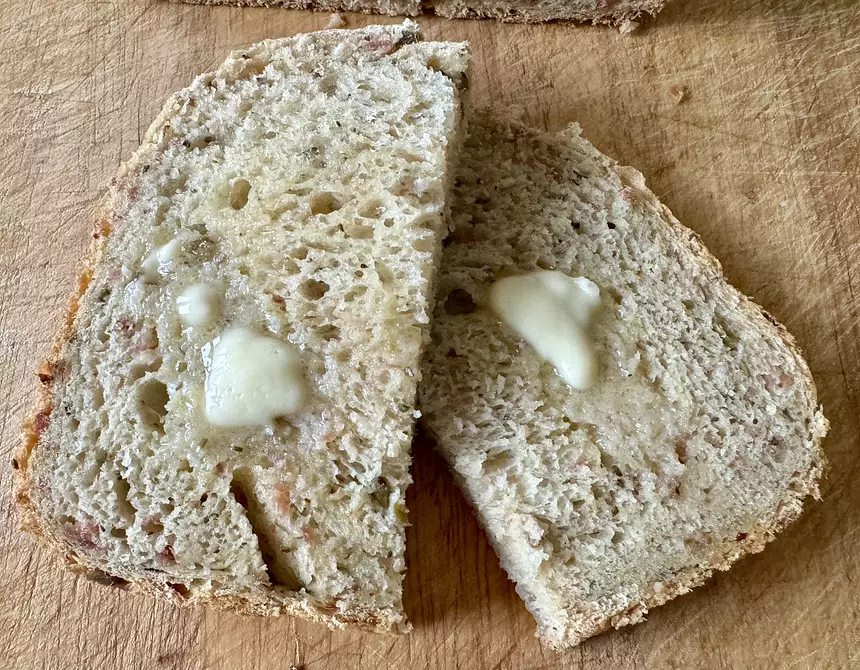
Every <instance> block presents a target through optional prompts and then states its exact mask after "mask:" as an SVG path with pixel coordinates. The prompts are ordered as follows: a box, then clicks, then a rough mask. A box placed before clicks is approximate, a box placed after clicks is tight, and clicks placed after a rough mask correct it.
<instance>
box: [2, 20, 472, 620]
mask: <svg viewBox="0 0 860 670" xmlns="http://www.w3.org/2000/svg"><path fill="white" fill-rule="evenodd" d="M400 25H401V26H403V27H404V28H405V29H406V30H411V31H417V26H416V24H414V23H413V22H411V21H406V22H405V23H403V24H400ZM392 27H395V26H386V27H384V28H392ZM343 32H345V31H342V30H325V31H318V32H317V33H315V36H316V38H317V39H326V40H328V39H331V40H336V39H337V37H338V34H340V33H343ZM292 39H294V38H293V37H288V38H282V39H276V40H266V41H267V42H288V41H290V40H292ZM242 53H243V50H236V51H233V52H231V53H230V54H229V55H228V56H227V57H226V58H225V59H224V61H223V62H222V64H221V65H219V67H218V68H217V69H216V70H213V71H210V72H206V73H203V74H200V75H198V76H197V77H196V78H195V79H194V83H196V82H198V81H200V80H204V79H206V78H208V77H212V76H215V75H216V74H217V73H218V72H220V71H221V70H222V69H223V68H224V67H225V66H226V65H227V63H229V62H231V61H232V60H234V59H236V58H240V57H241V54H242ZM194 83H192V84H191V86H193V85H194ZM188 88H189V87H186V88H185V89H183V90H181V91H178V92H177V93H174V94H172V95H171V96H170V97H168V99H167V101H166V102H165V104H164V107H163V108H162V110H161V112H160V113H159V114H158V115H157V116H156V118H155V120H154V121H153V122H152V123H151V124H150V126H149V128H148V129H147V131H146V134H145V135H144V137H143V140H142V141H141V144H140V146H139V147H138V148H137V150H135V152H134V153H133V154H132V156H131V157H130V158H129V160H128V161H126V162H125V163H123V164H122V165H121V166H120V167H119V169H118V171H117V174H116V176H115V177H114V178H113V179H112V180H111V184H110V187H109V188H108V191H107V193H106V195H105V196H104V197H103V199H102V201H101V203H100V205H99V206H98V207H97V208H96V210H95V213H94V217H93V227H92V242H91V244H90V248H89V250H88V252H87V254H86V255H85V256H84V258H83V260H82V261H81V262H80V264H79V269H78V273H77V285H76V288H75V291H74V293H73V294H72V296H71V298H70V299H69V301H68V305H67V308H66V315H65V319H64V321H63V322H62V324H61V326H60V328H59V330H58V332H57V334H56V335H55V337H54V340H53V342H52V345H51V350H50V354H49V355H48V357H47V358H46V359H45V360H44V361H43V362H42V363H41V364H40V365H39V367H38V376H39V379H40V385H39V390H38V394H37V397H36V400H35V402H34V403H33V405H32V408H31V410H30V412H29V414H27V415H26V417H25V419H24V420H23V422H22V427H21V428H22V435H21V443H20V446H19V448H18V450H17V451H16V452H15V455H14V456H13V458H12V462H11V463H12V469H13V489H14V495H13V497H14V500H15V502H16V503H17V507H18V510H19V515H20V527H21V529H22V530H24V531H26V532H28V533H30V534H31V535H33V536H34V537H35V538H36V539H37V540H38V541H39V543H40V544H42V545H43V546H45V547H46V548H48V549H51V550H53V551H54V552H55V553H56V554H58V555H59V559H60V562H61V564H62V565H63V566H64V567H65V568H66V569H69V570H70V571H72V572H74V573H76V574H82V575H84V576H85V577H87V578H88V579H90V580H91V581H95V582H96V583H101V584H107V585H112V586H118V587H120V588H123V590H128V591H131V592H142V593H147V594H149V595H152V596H155V597H157V598H159V599H160V600H163V601H167V602H170V603H173V604H174V605H177V606H190V605H197V604H205V605H207V606H209V607H211V608H213V609H218V610H226V611H231V612H236V613H240V614H251V615H265V616H278V615H280V614H282V613H283V614H289V615H293V616H296V617H300V618H304V619H308V620H310V621H313V622H316V623H321V624H323V625H325V626H328V627H329V628H331V629H333V630H335V629H340V628H344V627H346V626H347V625H348V626H352V627H357V628H363V629H365V630H370V631H374V632H383V633H391V632H394V633H408V632H409V631H410V630H412V624H411V623H409V622H408V621H400V620H398V619H397V617H395V616H394V615H393V614H392V613H391V612H389V611H376V612H356V613H351V614H350V615H344V614H341V613H339V612H336V611H335V612H332V611H327V610H326V608H323V607H319V606H316V605H313V604H310V603H308V602H306V601H299V600H290V601H287V600H283V599H279V601H278V603H277V604H275V603H273V602H272V601H271V600H270V601H268V602H266V601H265V599H263V598H261V599H260V600H259V601H251V600H248V599H247V598H244V597H241V596H234V595H213V596H207V597H200V596H197V595H193V596H192V597H191V598H188V597H187V594H182V593H180V591H178V590H177V589H175V588H173V587H171V586H170V585H169V584H168V583H163V582H160V581H156V580H148V579H141V578H139V577H134V576H131V575H129V578H128V579H126V578H125V577H120V578H119V579H116V578H114V577H112V576H111V575H108V574H107V573H105V572H104V571H103V570H102V569H101V567H100V566H99V564H98V563H97V562H94V561H91V560H90V559H88V558H87V557H85V556H80V555H78V554H76V553H75V552H74V551H72V550H71V548H70V547H69V546H68V544H67V543H65V542H63V541H62V540H61V539H60V538H59V537H57V535H56V534H55V533H54V532H53V531H52V530H51V529H50V528H49V527H48V526H47V525H46V524H45V523H44V522H43V520H42V519H41V517H40V515H39V512H38V510H37V509H36V505H35V503H34V502H33V500H32V499H31V497H30V491H31V488H32V486H33V483H34V482H33V477H32V474H31V472H30V469H29V467H28V466H29V461H30V457H31V455H32V453H33V450H34V449H35V447H36V445H37V444H38V442H39V439H40V437H41V433H42V431H43V430H44V428H45V426H46V425H47V422H48V421H49V420H50V414H51V411H52V409H53V391H52V385H53V381H54V378H55V377H56V376H57V375H58V374H62V371H60V370H59V369H58V365H57V364H58V363H59V362H60V360H61V355H62V353H63V350H64V349H65V347H66V345H67V344H68V343H69V342H70V340H71V339H72V337H73V334H74V324H75V320H76V318H77V315H78V310H79V304H80V300H81V298H83V296H84V294H85V293H86V291H87V288H88V286H89V284H90V281H91V280H92V277H93V274H94V272H95V268H96V267H97V266H98V263H99V262H100V261H101V259H102V257H103V255H104V249H105V245H106V243H107V238H108V236H109V235H110V232H111V223H112V221H114V220H115V218H116V216H115V215H116V213H117V211H118V209H119V203H120V198H121V195H122V186H123V181H124V180H125V179H126V178H127V177H128V176H129V175H131V174H134V173H135V172H136V171H137V169H138V167H139V166H140V165H141V164H145V160H146V158H147V157H148V156H149V155H150V154H151V153H154V152H156V151H157V145H158V137H159V134H160V133H161V130H162V128H163V127H164V125H165V124H167V122H168V121H169V120H170V119H171V118H173V117H174V116H175V115H176V114H177V113H178V112H179V111H180V109H181V107H182V105H183V104H184V100H185V98H184V96H185V92H186V91H187V89H188ZM458 97H459V96H458ZM462 110H463V104H460V105H458V106H457V107H456V109H455V113H456V114H457V119H456V122H457V123H459V122H460V121H461V119H462V116H463V114H462ZM449 144H450V143H449ZM457 149H458V147H452V146H449V148H448V150H447V151H448V152H453V153H446V160H447V159H451V158H452V157H454V156H456V150H457ZM451 181H452V182H453V180H451Z"/></svg>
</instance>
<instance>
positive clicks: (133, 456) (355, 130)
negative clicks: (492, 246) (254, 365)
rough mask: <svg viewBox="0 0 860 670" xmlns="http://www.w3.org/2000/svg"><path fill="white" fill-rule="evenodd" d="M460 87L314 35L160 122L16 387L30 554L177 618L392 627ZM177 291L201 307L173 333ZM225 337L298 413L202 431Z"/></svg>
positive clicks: (409, 47) (440, 69) (236, 66)
mask: <svg viewBox="0 0 860 670" xmlns="http://www.w3.org/2000/svg"><path fill="white" fill-rule="evenodd" d="M466 62H467V53H466V48H465V45H463V44H447V43H421V42H419V41H418V33H417V26H416V25H415V24H413V23H409V22H407V23H406V24H404V25H402V26H388V27H380V26H375V27H370V28H366V29H363V30H357V31H327V32H320V33H314V34H309V35H300V36H297V37H294V38H289V39H282V40H272V41H267V42H262V43H260V44H257V45H255V46H252V47H250V48H248V49H247V50H245V51H242V52H237V53H235V54H233V55H231V56H230V57H229V58H228V59H227V61H226V62H225V63H224V64H223V65H222V66H221V68H220V69H219V70H218V71H216V72H214V73H210V74H205V75H202V76H200V77H198V78H197V79H196V80H195V82H194V83H193V84H192V85H191V86H190V87H189V88H187V89H185V90H183V91H181V92H180V93H178V94H176V95H174V96H173V97H172V98H171V99H170V100H169V101H168V103H167V105H166V107H165V109H164V110H163V112H162V113H161V115H160V116H159V117H158V119H157V120H156V121H155V122H154V123H153V125H152V126H151V128H150V129H149V132H148V134H147V137H146V140H145V141H144V143H143V145H142V146H141V148H140V149H139V150H138V151H137V152H136V153H135V155H134V156H133V158H132V159H131V161H130V162H129V163H127V164H126V165H125V166H124V167H123V168H122V170H121V171H120V173H119V175H118V177H117V178H116V179H115V181H114V183H113V185H112V188H111V190H110V193H109V197H108V203H107V206H106V209H105V213H104V215H103V216H102V217H101V218H100V219H99V221H98V224H97V226H96V229H95V233H94V237H95V238H96V241H95V245H94V248H93V251H92V254H91V258H90V259H89V261H88V262H87V264H86V267H85V269H84V271H83V273H82V275H81V278H80V288H79V294H78V296H76V297H75V299H74V300H73V301H72V306H71V309H70V315H69V319H68V324H67V326H66V327H65V329H64V330H63V332H62V333H61V334H60V337H59V339H58V342H57V345H56V349H55V352H54V355H53V356H52V358H51V359H50V360H49V361H48V362H47V363H45V364H44V365H43V366H42V368H41V369H40V378H41V381H42V384H43V393H42V398H41V402H40V405H39V407H38V408H37V410H36V412H35V413H34V415H33V417H32V418H31V419H30V420H28V422H27V423H26V426H25V444H24V448H23V450H22V451H21V453H20V454H19V455H17V456H16V459H15V461H14V462H13V466H14V467H15V468H16V469H17V495H18V501H19V503H20V506H21V511H22V514H23V520H24V525H25V527H26V528H27V529H28V530H30V531H31V532H34V533H36V534H37V535H39V536H41V537H42V539H43V540H45V541H46V542H47V543H49V544H50V545H52V546H53V547H55V548H56V549H57V550H59V551H60V552H62V553H63V554H64V555H65V556H66V558H67V561H68V562H69V563H70V564H71V565H72V567H73V568H74V569H76V570H78V571H83V572H85V573H88V574H89V575H90V576H91V577H93V578H94V579H96V580H98V581H102V582H107V583H113V584H116V585H120V586H123V587H129V586H131V587H132V588H135V589H142V590H145V591H149V592H152V593H155V594H159V595H161V596H163V597H166V598H168V599H170V600H172V601H174V602H177V603H185V602H208V603H209V604H211V605H214V606H216V607H222V608H231V609H237V610H240V611H244V612H250V613H258V614H278V613H280V612H286V613H291V614H297V615H301V616H306V617H309V618H312V619H315V620H319V621H321V622H323V623H326V624H328V625H330V626H342V625H343V624H346V623H354V624H357V625H361V626H365V627H368V628H372V629H380V630H405V629H406V628H407V627H408V624H407V622H406V619H405V615H404V613H403V610H402V604H401V583H402V574H403V571H404V569H405V565H404V526H405V524H406V507H405V489H406V487H407V485H408V484H409V482H410V476H409V463H410V457H409V444H410V439H411V434H412V428H413V422H414V418H415V411H414V396H415V390H416V384H417V381H418V379H419V374H418V363H419V361H420V355H421V350H422V346H423V341H424V340H425V339H426V337H427V333H426V330H427V328H428V321H429V315H430V309H431V307H430V301H429V300H428V297H432V294H433V290H434V276H435V271H436V266H437V264H438V257H439V253H440V249H439V247H440V243H441V239H442V237H443V236H444V234H445V230H446V223H445V222H444V220H443V210H444V206H445V201H446V190H447V187H448V181H449V176H448V175H449V164H450V161H451V159H452V155H453V153H454V152H455V151H456V148H457V144H458V142H457V137H458V128H459V123H460V111H461V100H460V94H459V91H458V83H459V82H460V80H461V78H462V77H463V74H464V71H465V68H466ZM200 282H205V286H204V289H205V290H203V289H199V283H200ZM195 286H197V287H198V289H193V287H195ZM189 290H191V291H192V292H193V290H197V291H198V294H206V295H208V296H210V297H211V296H214V298H213V300H214V301H215V303H216V306H217V309H216V310H215V312H216V313H215V314H214V315H211V314H210V316H212V317H213V318H212V319H211V320H210V321H209V322H208V323H206V321H205V319H202V317H201V315H200V314H199V313H197V314H196V316H195V318H196V319H197V322H200V323H204V325H195V326H194V327H192V328H188V327H186V324H183V323H182V321H181V319H180V315H179V313H178V307H177V299H178V298H179V297H180V296H187V295H192V294H193V293H192V292H189ZM194 295H196V294H194ZM210 311H211V310H210ZM201 319H202V321H201ZM228 325H230V326H241V327H244V328H248V329H253V330H255V331H257V332H258V333H259V334H267V335H269V336H274V337H276V338H279V339H280V340H282V341H285V342H286V341H288V342H290V343H292V344H293V345H294V346H295V347H296V348H297V349H298V350H300V351H301V360H302V366H303V369H304V372H303V374H304V378H305V381H306V384H307V395H308V396H309V399H308V400H307V403H306V406H305V408H304V410H303V411H301V412H299V413H297V414H295V415H292V416H288V417H282V418H277V419H275V420H274V421H273V422H272V423H270V424H269V425H268V426H256V427H253V426H252V427H238V428H223V427H221V428H219V427H216V426H214V425H212V424H211V423H209V422H208V421H207V420H206V418H205V415H204V411H203V404H204V400H203V398H204V385H205V378H206V370H205V362H204V359H205V352H206V346H207V344H209V343H210V342H212V341H213V338H215V337H217V336H218V335H219V333H221V332H223V329H224V328H225V327H226V326H228Z"/></svg>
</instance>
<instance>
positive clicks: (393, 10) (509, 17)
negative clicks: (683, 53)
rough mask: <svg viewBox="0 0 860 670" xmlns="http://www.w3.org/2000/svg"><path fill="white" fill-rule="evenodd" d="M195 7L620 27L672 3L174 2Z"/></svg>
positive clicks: (663, 0)
mask: <svg viewBox="0 0 860 670" xmlns="http://www.w3.org/2000/svg"><path fill="white" fill-rule="evenodd" d="M173 1H174V2H185V3H187V4H194V5H238V6H244V7H280V8H283V9H299V10H301V9H305V10H307V9H310V10H317V11H326V12H334V11H346V12H361V13H364V14H383V15H387V16H420V15H421V14H422V13H427V12H429V13H431V14H435V15H436V16H442V17H445V18H449V19H495V20H497V21H501V22H502V23H532V24H534V23H547V22H554V21H560V22H567V23H571V22H575V23H592V24H595V25H612V26H618V25H621V24H622V23H624V22H625V21H634V20H636V19H638V18H641V17H642V16H643V15H651V16H654V15H656V14H657V13H658V12H659V11H660V10H662V9H663V7H664V6H665V5H666V3H667V2H668V1H669V0H643V1H642V2H639V3H636V4H635V6H634V5H631V4H628V3H625V4H624V5H623V6H622V7H621V8H620V9H619V8H618V7H617V6H616V5H617V3H615V2H606V3H602V6H601V7H595V9H594V10H592V11H578V10H577V9H576V8H575V7H570V4H569V3H567V2H564V1H561V2H555V3H553V4H552V5H551V6H549V7H537V8H534V9H533V8H531V7H529V6H528V5H524V4H523V3H517V2H516V1H514V0H495V1H493V0H489V1H483V2H481V1H478V2H472V3H469V2H464V3H462V4H461V3H459V2H445V1H444V0H443V1H440V2H432V1H431V2H408V1H399V0H393V1H391V0H388V1H386V0H365V1H359V2H349V1H347V0H173Z"/></svg>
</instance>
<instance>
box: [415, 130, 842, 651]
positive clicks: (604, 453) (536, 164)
mask: <svg viewBox="0 0 860 670" xmlns="http://www.w3.org/2000/svg"><path fill="white" fill-rule="evenodd" d="M453 211H454V213H455V215H454V217H453V225H454V232H453V234H452V237H451V240H450V243H449V244H448V246H446V248H445V252H444V254H443V263H442V271H441V275H440V291H439V293H438V300H437V308H436V311H435V315H434V321H433V326H432V344H431V345H430V347H429V348H428V353H427V355H426V360H425V366H424V371H425V376H424V380H423V381H422V383H421V386H420V389H419V397H420V407H421V410H422V412H423V413H424V415H425V418H424V419H423V421H424V422H426V426H427V427H428V428H429V430H430V432H431V433H432V435H433V436H434V437H435V439H436V440H437V442H438V446H439V448H440V450H441V452H442V454H443V455H444V456H445V458H446V459H447V461H448V463H449V465H450V466H451V468H452V470H453V472H454V475H455V477H456V479H457V480H458V482H459V483H460V485H461V487H462V489H463V491H464V493H465V494H466V496H467V498H468V499H469V500H470V501H471V502H472V504H473V505H474V507H475V509H476V512H477V515H478V517H479V519H480V521H481V523H482V524H483V525H484V527H485V528H486V530H487V533H488V535H489V537H490V540H491V542H492V544H493V545H494V547H495V549H496V551H497V552H498V554H499V556H500V558H501V563H502V566H503V567H504V568H505V570H506V571H507V572H508V574H509V576H510V577H511V579H513V580H514V581H515V582H516V583H517V592H518V593H519V594H520V595H521V596H522V598H523V599H524V600H525V603H526V606H527V607H528V608H529V610H530V611H531V612H532V614H533V615H534V617H535V619H536V620H537V623H538V630H537V632H538V635H539V637H540V638H541V639H542V640H543V641H544V642H546V643H547V644H548V645H550V646H552V647H557V648H558V647H568V646H572V645H576V644H578V643H579V642H580V641H581V640H583V639H584V638H587V637H589V636H591V635H594V634H596V633H599V632H601V631H603V630H605V629H607V628H609V627H610V626H615V627H619V626H622V625H626V624H630V623H635V622H637V621H640V620H641V619H642V617H643V615H644V614H645V613H646V611H647V610H648V608H650V607H654V606H656V605H660V604H661V603H664V602H665V601H667V600H669V599H670V598H673V597H675V596H677V595H679V594H682V593H685V592H686V591H688V590H690V589H691V588H693V587H694V586H696V585H699V584H701V583H702V582H703V581H704V580H705V579H706V578H707V577H708V576H709V575H710V574H711V572H712V571H713V570H715V569H719V570H725V569H727V568H728V567H729V566H730V564H731V563H732V562H733V561H735V560H737V559H738V558H739V557H740V556H742V555H744V554H747V553H750V552H757V551H760V550H761V549H762V548H763V547H764V544H765V543H766V542H767V541H769V540H771V539H772V538H773V537H774V534H775V533H777V532H778V531H779V530H780V529H782V528H783V527H784V526H785V525H786V524H788V523H789V522H790V521H792V520H793V519H795V518H797V516H798V515H799V514H800V512H801V508H802V503H803V500H804V498H806V496H809V495H812V496H817V495H818V489H817V480H818V478H819V476H820V473H821V468H822V462H823V456H822V451H821V448H820V443H821V439H822V437H823V436H824V434H825V432H826V430H827V422H826V420H825V419H824V417H823V415H822V413H821V411H820V409H819V408H818V405H817V401H816V391H815V386H814V384H813V381H812V379H811V377H810V373H809V369H808V368H807V365H806V363H805V362H804V360H803V358H802V357H801V355H800V353H799V351H798V349H797V347H796V346H795V343H794V340H793V339H792V338H791V336H790V335H789V334H788V333H787V332H786V331H785V329H784V328H783V327H782V326H780V325H779V324H778V323H776V321H774V319H773V318H772V317H771V316H770V315H769V314H767V313H766V312H764V311H763V310H762V309H760V308H759V307H758V306H757V305H755V304H754V303H753V302H752V301H750V300H749V299H748V298H746V297H744V296H743V295H741V294H740V293H739V292H738V291H737V290H735V289H734V288H733V287H732V286H730V285H729V284H728V283H727V282H726V280H725V278H724V277H723V275H722V272H721V269H720V265H719V263H718V262H717V261H716V260H715V259H714V258H713V257H712V256H711V255H710V254H709V253H708V251H707V250H706V249H705V248H704V247H703V246H702V244H701V242H700V241H699V238H698V237H697V236H696V235H695V234H694V233H693V232H692V231H690V230H688V229H687V228H684V227H683V226H681V224H680V223H678V221H677V220H676V219H675V218H674V217H673V216H672V214H671V213H670V212H669V210H667V209H666V208H665V207H664V206H662V205H661V204H660V203H659V202H658V201H657V199H656V198H655V196H654V195H653V194H652V193H651V192H650V191H648V190H647V189H646V187H645V184H644V180H643V178H642V175H641V174H639V173H638V172H637V171H636V170H634V169H632V168H629V167H622V166H620V165H618V164H617V163H615V162H614V161H612V160H611V159H609V158H607V157H606V156H604V155H602V154H601V153H600V152H598V151H597V150H596V149H595V148H594V147H593V146H592V145H591V144H589V143H588V142H587V141H586V140H584V139H583V138H582V137H580V135H579V129H578V128H577V127H576V126H573V127H571V128H569V129H568V130H566V131H564V132H561V133H558V134H546V133H542V132H538V131H535V130H530V129H527V128H525V127H523V126H521V125H518V124H516V123H509V122H505V121H500V120H498V119H496V118H493V117H492V116H491V115H486V114H484V115H480V116H478V118H475V116H473V118H472V120H471V121H470V139H469V140H468V142H467V144H466V148H465V149H464V156H463V159H462V162H461V168H460V170H459V174H458V180H457V185H456V188H455V196H454V201H453ZM538 269H544V270H555V271H559V272H562V273H565V274H567V275H569V276H572V277H579V276H582V277H585V278H587V279H589V280H591V281H592V282H594V283H595V284H596V285H597V286H598V287H599V304H598V306H597V307H596V308H595V309H594V310H593V312H592V318H591V322H590V325H589V327H588V329H587V331H586V333H587V336H588V338H589V339H590V341H591V343H592V345H593V348H594V352H595V357H596V362H597V367H598V375H597V380H596V383H594V385H593V386H592V387H591V388H589V389H587V390H575V389H573V388H571V387H570V386H568V385H567V384H566V383H565V382H564V381H563V379H562V378H561V377H560V376H559V375H558V374H557V373H556V372H555V370H554V369H553V367H552V365H550V364H549V363H547V362H545V361H544V360H542V359H541V358H540V357H539V356H538V354H537V353H536V352H535V350H534V349H532V347H531V346H530V345H528V344H526V343H525V342H523V341H522V340H521V338H520V337H519V336H518V335H517V334H516V332H514V330H512V329H511V328H510V327H508V326H507V325H505V324H503V323H501V322H500V319H499V318H498V317H496V316H495V314H494V313H492V312H491V311H490V310H489V309H488V304H489V303H488V286H489V285H490V284H491V283H492V282H493V281H494V280H496V279H498V278H500V277H502V276H506V275H510V274H517V273H528V272H532V271H535V270H538Z"/></svg>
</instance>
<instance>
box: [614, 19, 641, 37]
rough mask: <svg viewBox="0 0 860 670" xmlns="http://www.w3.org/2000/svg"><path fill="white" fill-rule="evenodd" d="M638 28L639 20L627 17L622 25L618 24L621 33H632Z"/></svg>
mask: <svg viewBox="0 0 860 670" xmlns="http://www.w3.org/2000/svg"><path fill="white" fill-rule="evenodd" d="M638 28H639V22H638V21H631V20H630V19H626V20H625V21H623V22H622V23H621V25H620V26H618V32H619V33H621V34H622V35H630V34H631V33H634V32H636V30H637V29H638Z"/></svg>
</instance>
